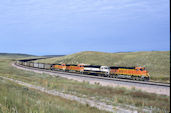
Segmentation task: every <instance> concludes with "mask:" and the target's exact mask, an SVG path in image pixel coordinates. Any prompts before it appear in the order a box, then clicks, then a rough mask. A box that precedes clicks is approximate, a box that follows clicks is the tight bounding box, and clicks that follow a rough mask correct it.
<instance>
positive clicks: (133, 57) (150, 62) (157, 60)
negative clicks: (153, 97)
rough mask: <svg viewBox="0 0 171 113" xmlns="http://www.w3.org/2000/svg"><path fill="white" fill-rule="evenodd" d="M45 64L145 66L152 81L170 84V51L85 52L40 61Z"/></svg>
mask: <svg viewBox="0 0 171 113" xmlns="http://www.w3.org/2000/svg"><path fill="white" fill-rule="evenodd" d="M37 62H43V63H73V64H79V63H84V64H95V65H107V66H144V67H146V69H147V70H148V71H149V73H150V75H151V79H152V80H157V81H165V82H170V51H151V52H146V51H144V52H125V53H104V52H93V51H85V52H80V53H76V54H72V55H67V56H63V57H54V58H49V59H42V60H38V61H37Z"/></svg>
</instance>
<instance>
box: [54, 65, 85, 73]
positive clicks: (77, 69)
mask: <svg viewBox="0 0 171 113" xmlns="http://www.w3.org/2000/svg"><path fill="white" fill-rule="evenodd" d="M52 70H63V71H69V72H80V73H83V71H84V66H83V65H80V64H78V65H75V64H53V65H52Z"/></svg>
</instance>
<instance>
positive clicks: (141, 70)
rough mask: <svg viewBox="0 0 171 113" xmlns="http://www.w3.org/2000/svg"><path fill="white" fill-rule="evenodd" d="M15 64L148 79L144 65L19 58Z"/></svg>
mask: <svg viewBox="0 0 171 113" xmlns="http://www.w3.org/2000/svg"><path fill="white" fill-rule="evenodd" d="M16 64H18V65H23V66H28V67H33V68H39V69H47V70H54V71H64V72H74V73H81V74H88V75H97V76H103V77H111V78H127V79H133V80H143V81H148V80H149V78H150V75H149V73H148V71H146V69H145V67H116V66H100V65H85V64H78V65H76V64H64V63H63V64H46V63H36V62H32V61H31V60H20V61H17V62H16Z"/></svg>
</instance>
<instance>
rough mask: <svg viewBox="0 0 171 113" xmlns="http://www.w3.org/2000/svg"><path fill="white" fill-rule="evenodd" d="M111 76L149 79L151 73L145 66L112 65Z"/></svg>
mask: <svg viewBox="0 0 171 113" xmlns="http://www.w3.org/2000/svg"><path fill="white" fill-rule="evenodd" d="M110 76H112V77H121V78H131V79H134V80H149V73H148V71H146V70H145V67H110Z"/></svg>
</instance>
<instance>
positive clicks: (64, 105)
mask: <svg viewBox="0 0 171 113" xmlns="http://www.w3.org/2000/svg"><path fill="white" fill-rule="evenodd" d="M13 60H14V59H9V58H7V59H6V58H0V77H1V76H4V77H8V78H13V79H16V80H20V81H23V82H26V83H30V84H33V85H37V86H42V87H45V88H47V89H54V90H57V91H60V92H63V93H66V94H71V95H75V96H78V97H82V98H88V99H95V100H98V101H102V102H105V103H108V104H110V105H113V106H119V107H122V108H125V109H127V108H129V109H130V106H131V107H135V109H136V110H138V111H139V112H143V110H144V109H147V110H150V111H152V112H154V113H157V112H158V113H160V112H169V111H170V97H169V96H165V95H157V94H153V93H147V92H143V91H140V90H137V89H134V88H132V89H131V90H129V89H126V88H123V87H117V88H112V87H104V86H101V85H100V84H98V83H97V84H94V85H92V84H89V83H88V82H77V81H75V80H70V79H66V78H62V77H52V76H50V75H47V74H38V73H34V72H29V71H23V70H18V69H16V68H14V67H12V66H11V63H12V61H13ZM73 108H74V109H73ZM16 111H17V112H19V113H23V112H24V113H28V112H29V113H30V112H38V113H47V112H59V113H78V112H79V113H92V112H93V113H100V112H101V113H104V112H105V111H100V110H98V109H97V108H94V107H90V106H88V105H80V104H79V103H78V102H75V101H70V100H66V99H64V98H60V97H57V96H52V95H48V94H45V93H42V92H39V91H36V90H33V89H30V88H27V87H24V86H20V85H17V84H15V83H13V82H10V81H8V80H4V79H2V78H1V79H0V112H5V113H6V112H7V113H8V112H9V113H10V112H16Z"/></svg>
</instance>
